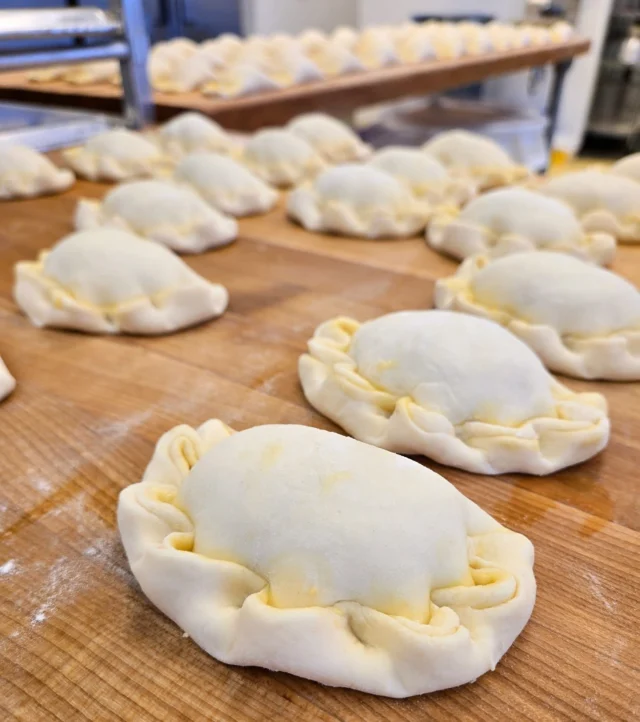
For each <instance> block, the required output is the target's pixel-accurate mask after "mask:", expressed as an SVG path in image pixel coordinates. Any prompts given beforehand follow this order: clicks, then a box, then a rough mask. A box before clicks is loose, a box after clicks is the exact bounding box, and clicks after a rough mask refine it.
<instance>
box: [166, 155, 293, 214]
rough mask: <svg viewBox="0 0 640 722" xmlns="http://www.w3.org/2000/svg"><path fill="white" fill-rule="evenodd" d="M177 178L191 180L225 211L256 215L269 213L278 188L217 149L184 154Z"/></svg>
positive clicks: (176, 172) (176, 173) (276, 198)
mask: <svg viewBox="0 0 640 722" xmlns="http://www.w3.org/2000/svg"><path fill="white" fill-rule="evenodd" d="M175 179H176V180H177V181H179V182H183V183H188V184H189V185H191V186H192V187H193V188H194V189H195V190H196V191H198V193H200V195H201V196H202V197H203V198H204V199H205V200H206V201H207V203H210V204H211V205H212V206H213V207H214V208H217V209H218V210H219V211H220V212H221V213H227V214H229V215H230V216H252V215H259V214H260V213H267V211H270V210H271V209H272V208H273V207H274V206H275V204H276V203H277V202H278V197H279V196H278V192H277V191H276V190H274V189H273V188H271V187H270V186H268V185H267V184H266V183H265V182H264V181H262V180H260V178H258V177H257V176H255V175H254V174H253V173H252V172H251V171H250V170H248V169H247V168H245V167H244V166H242V165H240V163H237V162H236V161H235V160H232V159H231V158H227V157H226V156H223V155H218V154H216V153H193V154H191V155H188V156H186V157H185V158H183V159H182V160H181V161H180V163H178V165H177V167H176V170H175Z"/></svg>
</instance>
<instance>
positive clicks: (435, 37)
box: [424, 22, 465, 60]
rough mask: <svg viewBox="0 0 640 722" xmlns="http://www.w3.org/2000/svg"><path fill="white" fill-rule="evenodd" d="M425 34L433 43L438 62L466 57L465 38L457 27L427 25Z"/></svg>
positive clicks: (447, 24)
mask: <svg viewBox="0 0 640 722" xmlns="http://www.w3.org/2000/svg"><path fill="white" fill-rule="evenodd" d="M424 32H426V34H427V37H428V38H429V39H430V41H431V45H432V46H433V49H434V52H435V56H436V58H438V60H455V59H456V58H459V57H461V56H462V55H464V50H465V45H464V38H463V36H462V34H461V33H460V31H459V29H458V27H457V25H454V24H451V23H435V22H434V23H425V28H424Z"/></svg>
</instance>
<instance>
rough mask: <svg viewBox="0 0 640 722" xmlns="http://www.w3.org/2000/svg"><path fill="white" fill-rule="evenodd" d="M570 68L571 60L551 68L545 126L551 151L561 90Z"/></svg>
mask: <svg viewBox="0 0 640 722" xmlns="http://www.w3.org/2000/svg"><path fill="white" fill-rule="evenodd" d="M570 67H571V60H563V61H562V62H561V63H556V65H554V66H553V70H554V74H553V86H552V88H551V99H550V101H549V113H548V114H549V125H548V126H547V142H548V144H549V150H550V151H551V144H552V143H553V136H554V134H555V132H556V127H557V125H558V111H559V110H560V98H561V97H562V88H563V87H564V81H565V79H566V77H567V71H568V70H569V68H570Z"/></svg>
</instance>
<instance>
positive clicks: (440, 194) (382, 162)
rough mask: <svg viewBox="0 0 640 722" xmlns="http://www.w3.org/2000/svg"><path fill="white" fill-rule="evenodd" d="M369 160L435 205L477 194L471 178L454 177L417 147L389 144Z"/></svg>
mask: <svg viewBox="0 0 640 722" xmlns="http://www.w3.org/2000/svg"><path fill="white" fill-rule="evenodd" d="M369 163H370V164H371V165H373V166H375V167H376V168H380V170H383V171H385V172H386V173H389V174H390V175H392V176H394V177H395V178H397V179H398V180H399V181H402V182H403V183H405V184H406V185H407V186H408V187H409V189H410V190H411V192H412V193H413V194H414V195H415V196H416V197H417V198H421V199H423V200H425V201H427V202H429V203H430V204H431V205H434V206H439V205H453V206H454V207H456V206H461V205H464V204H465V203H467V202H468V201H470V200H471V199H472V198H473V197H474V196H475V195H476V185H475V183H474V182H473V181H472V180H471V179H469V178H452V177H451V176H450V175H449V173H448V171H447V169H446V168H445V167H444V166H443V165H442V163H440V161H438V160H436V158H433V157H432V156H430V155H428V154H427V153H423V152H422V151H420V150H417V149H416V148H404V147H401V146H387V147H386V148H383V149H382V150H380V151H378V152H377V153H376V154H375V155H374V156H373V157H372V158H371V160H370V161H369Z"/></svg>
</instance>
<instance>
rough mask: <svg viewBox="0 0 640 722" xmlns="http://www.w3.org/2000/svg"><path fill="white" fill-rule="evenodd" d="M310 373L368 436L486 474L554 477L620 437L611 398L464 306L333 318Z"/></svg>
mask: <svg viewBox="0 0 640 722" xmlns="http://www.w3.org/2000/svg"><path fill="white" fill-rule="evenodd" d="M299 371H300V379H301V381H302V388H303V390H304V393H305V396H306V397H307V399H308V400H309V402H310V403H311V404H312V405H313V406H315V408H317V409H318V410H319V411H320V412H322V413H323V414H325V415H326V416H328V417H329V418H330V419H331V420H332V421H335V422H336V423H337V424H340V426H342V427H343V428H344V429H345V430H346V431H347V432H348V433H349V434H351V435H352V436H355V437H356V438H357V439H360V440H361V441H366V442H367V443H369V444H374V445H375V446H380V447H382V448H385V449H389V450H390V451H397V452H400V453H405V454H424V455H425V456H428V457H430V458H432V459H434V460H435V461H437V462H439V463H441V464H448V465H449V466H457V467H459V468H461V469H467V470H468V471H473V472H475V473H478V474H503V473H507V472H523V473H527V474H550V473H552V472H554V471H557V470H558V469H562V468H564V467H566V466H570V465H572V464H578V463H579V462H581V461H584V460H585V459H588V458H590V457H591V456H593V455H594V454H597V453H598V452H599V451H601V450H602V449H603V448H604V447H605V446H606V444H607V441H608V439H609V419H608V418H607V408H606V402H605V400H604V398H603V397H602V396H600V394H576V393H574V392H572V391H571V390H570V389H568V388H567V387H566V386H562V385H561V384H559V383H558V382H557V381H556V380H555V379H554V378H553V377H552V376H550V375H549V374H548V373H547V371H546V370H545V368H544V366H543V365H542V362H541V361H540V359H539V358H538V357H537V356H536V355H535V354H534V353H533V351H531V349H529V348H528V347H527V346H526V345H525V344H524V343H523V342H522V341H520V340H519V339H517V338H516V337H515V336H513V335H512V334H510V333H509V332H508V331H506V330H505V329H504V328H502V327H501V326H499V325H498V324H496V323H493V322H491V321H486V320H485V319H481V318H476V317H474V316H468V315H466V314H462V313H451V312H448V311H404V312H400V313H392V314H389V315H388V316H382V317H381V318H378V319H376V320H374V321H369V322H367V323H364V324H359V323H358V322H357V321H354V320H353V319H348V318H340V317H339V318H335V319H332V320H331V321H327V322H326V323H324V324H322V325H321V326H320V327H319V328H318V329H317V330H316V332H315V335H314V337H313V338H312V339H311V341H310V342H309V353H308V354H305V355H303V356H302V357H301V358H300V364H299Z"/></svg>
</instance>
